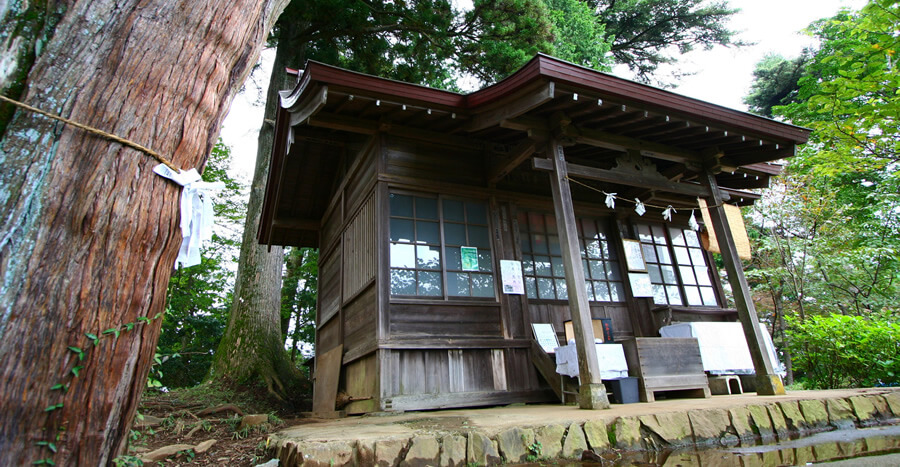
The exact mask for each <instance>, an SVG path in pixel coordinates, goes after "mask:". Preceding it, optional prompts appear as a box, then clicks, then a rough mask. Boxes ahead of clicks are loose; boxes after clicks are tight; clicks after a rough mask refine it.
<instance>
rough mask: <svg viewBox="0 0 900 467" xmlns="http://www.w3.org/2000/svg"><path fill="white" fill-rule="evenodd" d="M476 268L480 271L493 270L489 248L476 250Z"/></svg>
mask: <svg viewBox="0 0 900 467" xmlns="http://www.w3.org/2000/svg"><path fill="white" fill-rule="evenodd" d="M478 270H479V271H481V272H491V271H493V270H494V261H493V258H492V257H491V252H490V251H489V250H478Z"/></svg>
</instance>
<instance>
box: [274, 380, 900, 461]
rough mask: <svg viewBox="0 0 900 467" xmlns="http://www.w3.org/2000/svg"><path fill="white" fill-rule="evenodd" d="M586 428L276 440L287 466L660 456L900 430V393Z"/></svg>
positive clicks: (555, 425) (627, 419)
mask: <svg viewBox="0 0 900 467" xmlns="http://www.w3.org/2000/svg"><path fill="white" fill-rule="evenodd" d="M757 400H758V401H759V402H758V403H755V404H749V405H742V406H739V407H729V408H703V409H691V410H685V411H681V412H678V411H676V412H668V413H660V414H654V415H639V416H621V417H610V418H603V419H597V420H590V421H583V422H569V423H566V422H561V421H559V420H554V421H548V422H547V424H543V425H535V426H517V427H514V428H509V429H505V430H502V431H499V432H497V433H487V432H483V431H480V430H478V429H477V428H465V429H462V430H457V431H455V432H440V430H438V431H437V432H435V431H434V430H417V431H415V432H413V433H410V434H409V435H408V436H406V435H404V436H401V437H399V438H398V437H396V436H395V435H392V437H390V438H388V437H386V438H385V439H383V440H378V441H375V442H371V441H346V440H340V441H337V440H336V441H302V440H301V441H298V440H294V439H290V438H283V439H282V438H279V435H278V434H276V435H273V438H272V440H273V441H274V443H273V445H274V446H275V454H276V456H277V457H278V458H279V459H280V461H281V465H282V466H289V467H290V466H301V465H302V466H344V465H351V466H356V465H359V466H387V467H393V466H431V465H447V466H469V465H497V464H501V463H505V462H525V461H535V460H539V459H559V458H562V459H580V458H581V454H582V452H583V451H585V450H587V449H590V450H593V451H594V452H595V453H598V454H602V453H603V452H604V451H607V450H610V449H617V450H659V449H664V448H670V447H684V446H689V445H710V444H716V445H725V446H728V445H735V444H737V443H738V442H739V441H740V440H752V439H762V440H765V441H774V440H776V439H778V440H784V439H788V438H789V437H790V436H791V435H794V434H802V435H807V434H810V433H814V432H818V431H826V430H831V429H836V428H838V429H843V428H850V427H854V426H856V427H867V426H872V425H879V424H890V423H896V422H897V421H898V419H900V392H885V393H883V394H867V395H856V396H852V397H847V398H834V399H810V400H799V401H778V402H766V398H759V399H757Z"/></svg>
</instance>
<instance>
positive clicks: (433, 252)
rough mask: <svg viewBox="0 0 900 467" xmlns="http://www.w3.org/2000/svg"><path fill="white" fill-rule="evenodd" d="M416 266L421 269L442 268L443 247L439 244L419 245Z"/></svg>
mask: <svg viewBox="0 0 900 467" xmlns="http://www.w3.org/2000/svg"><path fill="white" fill-rule="evenodd" d="M416 267H417V268H419V269H440V268H441V247H439V246H417V247H416Z"/></svg>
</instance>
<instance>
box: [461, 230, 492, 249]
mask: <svg viewBox="0 0 900 467" xmlns="http://www.w3.org/2000/svg"><path fill="white" fill-rule="evenodd" d="M467 246H474V247H477V248H490V247H491V237H490V236H489V235H488V228H487V227H482V226H480V225H470V226H469V244H468V245H467Z"/></svg>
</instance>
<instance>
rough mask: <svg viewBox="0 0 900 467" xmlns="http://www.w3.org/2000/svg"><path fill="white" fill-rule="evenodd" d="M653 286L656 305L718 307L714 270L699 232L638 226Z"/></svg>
mask: <svg viewBox="0 0 900 467" xmlns="http://www.w3.org/2000/svg"><path fill="white" fill-rule="evenodd" d="M637 230H638V237H639V239H640V241H641V248H642V249H643V252H644V261H645V262H646V263H647V272H649V273H650V283H651V284H653V294H654V302H656V303H659V304H668V305H688V306H717V305H718V301H717V300H716V292H715V288H714V286H713V282H712V279H713V278H712V274H711V273H712V271H711V269H710V267H709V264H708V263H707V255H706V253H705V252H704V251H703V248H702V247H701V246H700V239H699V237H698V236H697V232H694V231H693V230H690V229H682V228H680V227H664V226H662V225H658V224H637Z"/></svg>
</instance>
